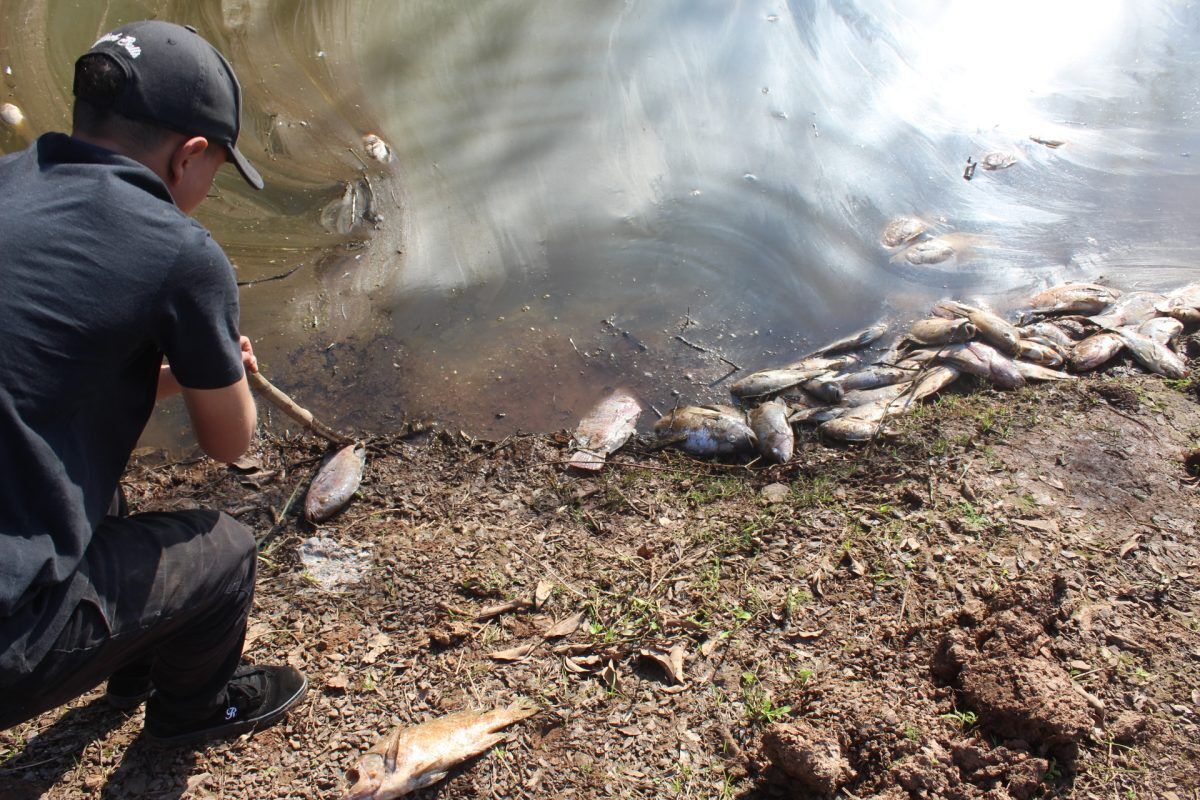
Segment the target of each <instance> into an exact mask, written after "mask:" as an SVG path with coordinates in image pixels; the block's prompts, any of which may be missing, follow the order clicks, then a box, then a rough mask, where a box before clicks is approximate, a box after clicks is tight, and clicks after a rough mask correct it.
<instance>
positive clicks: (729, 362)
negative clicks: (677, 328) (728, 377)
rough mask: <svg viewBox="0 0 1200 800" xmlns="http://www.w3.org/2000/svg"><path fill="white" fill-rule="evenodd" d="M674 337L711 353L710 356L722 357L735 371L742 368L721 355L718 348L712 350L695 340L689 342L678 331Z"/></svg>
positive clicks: (694, 347) (703, 351) (695, 348)
mask: <svg viewBox="0 0 1200 800" xmlns="http://www.w3.org/2000/svg"><path fill="white" fill-rule="evenodd" d="M674 338H676V339H678V340H679V341H681V342H683V343H684V344H686V345H687V346H688V347H690V348H692V349H693V350H698V351H700V352H701V353H707V354H708V355H710V356H716V357H717V358H719V359H721V360H722V361H724V362H725V363H726V364H728V365H729V366H731V367H733V369H734V371H735V372H736V371H737V370H739V369H741V367H739V366H738V365H737V364H735V363H733V362H732V361H730V360H729V359H728V358H726V357H725V356H723V355H721V354H720V353H718V352H717V351H716V350H710V349H708V348H707V347H701V346H700V345H698V344H696V343H695V342H689V341H688V340H687V339H685V338H683V337H682V336H680V335H679V334H678V333H677V334H675V337H674Z"/></svg>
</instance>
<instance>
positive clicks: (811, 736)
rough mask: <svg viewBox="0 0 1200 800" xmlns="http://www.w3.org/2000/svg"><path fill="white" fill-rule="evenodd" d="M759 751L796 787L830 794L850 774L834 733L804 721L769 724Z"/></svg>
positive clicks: (848, 763) (821, 793)
mask: <svg viewBox="0 0 1200 800" xmlns="http://www.w3.org/2000/svg"><path fill="white" fill-rule="evenodd" d="M762 747H763V753H764V755H766V757H767V758H768V759H769V760H770V762H771V763H772V764H773V765H775V767H777V768H778V769H779V770H780V771H782V772H783V773H784V774H785V775H787V776H788V777H789V778H791V779H792V780H793V781H795V782H796V783H797V784H799V785H798V786H797V787H796V788H799V789H803V790H806V791H809V792H812V793H815V794H818V795H822V796H829V795H833V794H834V793H835V792H837V790H838V789H840V788H841V787H842V786H843V785H844V784H845V783H846V782H847V781H848V780H850V779H851V778H853V777H854V771H853V770H851V768H850V762H849V761H847V760H846V757H845V756H844V755H843V754H842V748H841V745H840V744H839V742H838V739H837V737H835V736H830V735H829V734H827V733H825V732H824V731H822V730H820V729H818V728H815V727H813V726H812V725H810V724H808V723H807V722H804V721H802V720H801V721H798V722H794V723H791V724H775V725H771V726H770V727H769V728H767V730H766V731H765V732H764V733H763V742H762Z"/></svg>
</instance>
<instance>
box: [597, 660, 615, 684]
mask: <svg viewBox="0 0 1200 800" xmlns="http://www.w3.org/2000/svg"><path fill="white" fill-rule="evenodd" d="M600 680H602V681H604V685H605V686H607V687H608V688H609V689H610V690H612V691H614V692H615V691H616V690H617V667H616V665H615V664H613V662H612V659H609V660H608V663H607V664H605V665H604V669H602V670H600Z"/></svg>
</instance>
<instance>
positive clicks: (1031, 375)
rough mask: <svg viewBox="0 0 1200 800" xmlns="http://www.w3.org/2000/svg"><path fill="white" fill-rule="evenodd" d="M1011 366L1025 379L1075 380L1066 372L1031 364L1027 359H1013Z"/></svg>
mask: <svg viewBox="0 0 1200 800" xmlns="http://www.w3.org/2000/svg"><path fill="white" fill-rule="evenodd" d="M1013 366H1014V367H1016V368H1017V372H1020V373H1021V377H1022V378H1024V379H1025V380H1027V381H1070V380H1075V376H1074V375H1068V374H1067V373H1065V372H1059V371H1058V370H1056V369H1050V368H1049V367H1043V366H1042V365H1041V364H1031V363H1029V362H1028V361H1019V360H1018V361H1014V362H1013Z"/></svg>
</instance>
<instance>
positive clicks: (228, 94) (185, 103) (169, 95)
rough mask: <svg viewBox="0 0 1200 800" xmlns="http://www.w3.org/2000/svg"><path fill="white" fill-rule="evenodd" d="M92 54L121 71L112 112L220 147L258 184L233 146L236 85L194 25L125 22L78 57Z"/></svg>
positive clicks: (237, 119) (238, 116)
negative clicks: (119, 89)
mask: <svg viewBox="0 0 1200 800" xmlns="http://www.w3.org/2000/svg"><path fill="white" fill-rule="evenodd" d="M93 54H100V55H104V56H107V57H108V58H110V59H112V60H113V61H115V62H116V63H117V64H118V65H119V66H120V67H121V70H122V71H123V72H124V73H125V79H126V80H125V88H124V90H123V91H122V92H121V94H120V96H118V97H117V98H116V100H115V101H114V102H113V104H112V106H111V108H112V110H113V111H115V112H116V113H118V114H121V115H122V116H126V117H129V118H131V119H137V120H142V121H143V122H150V123H153V124H155V125H160V126H162V127H164V128H168V129H170V130H173V131H176V132H177V133H183V134H188V135H191V136H203V137H204V138H206V139H208V140H209V141H210V142H215V143H217V144H219V145H221V146H222V147H224V148H225V149H226V150H227V151H228V152H229V158H230V160H231V161H232V162H233V164H234V166H236V167H237V169H238V172H240V173H242V177H243V178H245V179H246V182H247V183H249V184H250V185H251V186H253V187H254V188H255V189H261V188H263V179H262V176H261V175H259V174H258V170H256V169H255V168H254V167H253V166H251V164H250V162H249V161H247V160H246V157H245V156H243V155H242V153H241V151H239V150H238V149H237V140H238V133H239V132H240V131H241V127H242V87H241V85H240V84H238V80H237V76H236V75H234V74H233V67H231V66H230V65H229V61H228V60H227V59H226V58H225V56H223V55H221V54H220V53H219V52H218V51H217V48H215V47H213V46H212V45H211V44H209V43H208V42H207V41H205V39H204V38H203V37H202V36H200V34H198V33H196V29H195V28H193V27H192V26H190V25H186V26H185V25H176V24H174V23H172V22H162V21H160V20H145V21H142V22H131V23H129V24H128V25H122V26H121V27H119V28H117V29H116V30H114V31H112V32H111V33H106V34H105V35H104V36H101V37H100V39H99V41H97V42H96V43H95V44H94V45H92V49H91V50H88V51H87V53H85V54H84V56H89V55H93ZM84 56H81V58H82V57H84Z"/></svg>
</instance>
